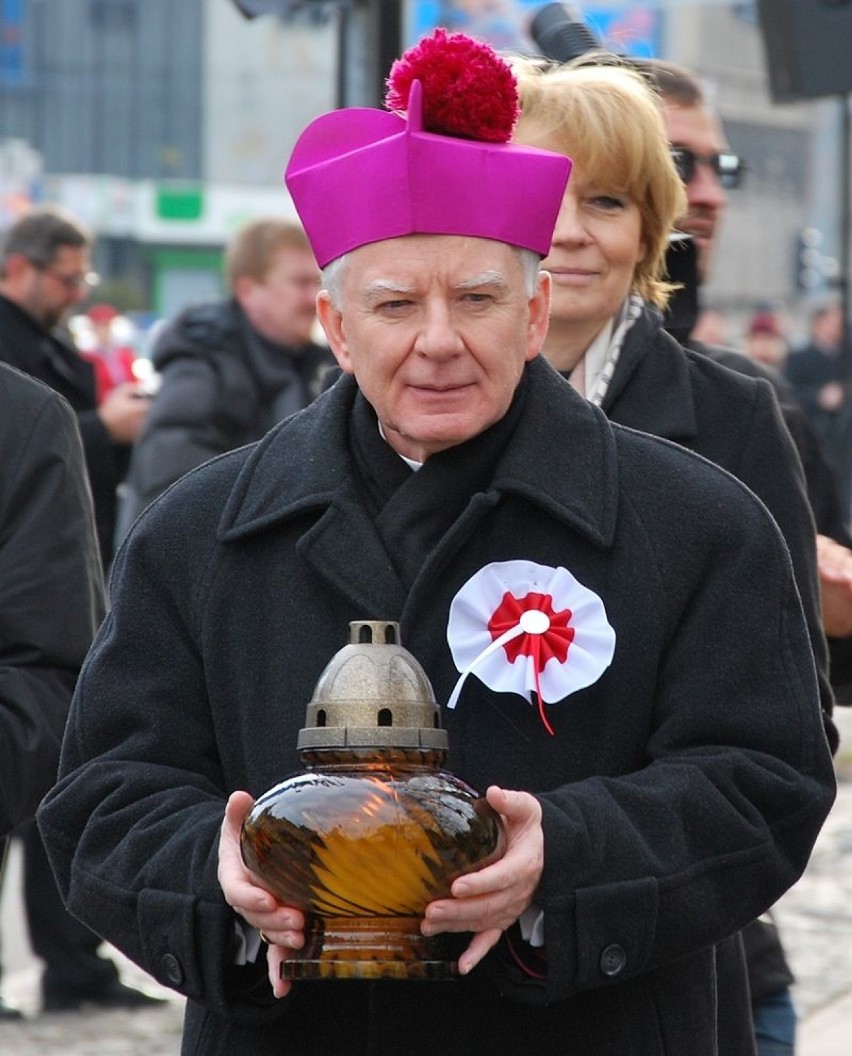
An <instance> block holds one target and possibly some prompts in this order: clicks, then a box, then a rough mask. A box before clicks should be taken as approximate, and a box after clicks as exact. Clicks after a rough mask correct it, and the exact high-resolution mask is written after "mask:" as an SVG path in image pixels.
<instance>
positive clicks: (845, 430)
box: [784, 301, 852, 508]
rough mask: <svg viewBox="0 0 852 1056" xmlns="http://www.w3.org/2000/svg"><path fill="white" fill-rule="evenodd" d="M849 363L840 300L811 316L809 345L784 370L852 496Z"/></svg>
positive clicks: (822, 306)
mask: <svg viewBox="0 0 852 1056" xmlns="http://www.w3.org/2000/svg"><path fill="white" fill-rule="evenodd" d="M848 370H849V364H848V362H847V358H846V356H845V355H844V348H843V306H842V305H841V304H840V303H838V302H836V301H829V302H827V303H824V304H820V305H818V306H817V307H816V308H815V309H813V311H812V312H811V316H810V320H809V336H808V340H807V342H806V343H805V344H804V345H803V346H802V347H800V348H796V349H794V350H793V351H792V353H791V354H790V357H789V358H788V360H787V365H786V369H785V371H784V373H785V375H786V377H787V380H788V381H789V382H790V384H791V385H792V386H793V388H794V390H795V392H796V395H797V396H798V398H799V400H800V401H801V404H802V406H803V407H804V408H805V411H806V412H807V414H808V416H809V418H810V419H811V421H812V422H813V424H814V428H815V429H816V430H817V431H818V432H819V434H820V436H821V437H822V438H823V441H824V443H825V446H826V449H827V451H828V453H829V456H830V457H831V461H832V464H833V466H834V469H835V472H836V473H837V477H838V480H839V482H840V487H841V490H842V492H843V494H844V496H845V498H846V500H847V508H848V500H849V496H850V490H852V489H850V482H849V479H848V478H849V475H850V467H852V460H850V455H849V450H848V449H849V442H850V416H851V415H852V402H850V398H849V379H848V377H847V371H848Z"/></svg>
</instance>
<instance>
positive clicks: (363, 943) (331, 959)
mask: <svg viewBox="0 0 852 1056" xmlns="http://www.w3.org/2000/svg"><path fill="white" fill-rule="evenodd" d="M444 952H445V951H444V943H443V941H442V938H441V936H432V937H429V938H426V936H424V935H421V933H420V918H419V917H372V918H363V917H361V918H354V917H325V918H323V919H322V920H319V919H317V918H314V919H313V920H311V921H310V922H309V924H308V928H307V929H306V933H305V945H304V947H303V948H302V949H301V950H297V951H296V952H295V954H294V955H293V956H292V957H291V958H289V959H288V960H286V961H284V962H283V963H282V965H281V978H282V979H452V978H454V977H455V976H457V975H458V968H457V965H456V962H455V961H452V960H450V959H448V958H447V957H445V955H444Z"/></svg>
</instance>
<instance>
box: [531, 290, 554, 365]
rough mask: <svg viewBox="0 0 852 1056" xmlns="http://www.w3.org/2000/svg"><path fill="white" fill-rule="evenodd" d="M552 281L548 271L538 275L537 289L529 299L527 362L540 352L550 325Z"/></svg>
mask: <svg viewBox="0 0 852 1056" xmlns="http://www.w3.org/2000/svg"><path fill="white" fill-rule="evenodd" d="M551 289H552V280H551V278H550V272H549V271H542V272H540V274H539V283H538V289H537V290H536V292H535V293H534V294H533V295H532V297H530V299H529V322H528V323H527V354H526V359H527V361H529V360H531V359H535V357H536V356H537V355H538V354H539V352H540V351H541V346H542V345H543V344H544V339H545V337H546V336H547V328H548V326H549V325H550V292H551Z"/></svg>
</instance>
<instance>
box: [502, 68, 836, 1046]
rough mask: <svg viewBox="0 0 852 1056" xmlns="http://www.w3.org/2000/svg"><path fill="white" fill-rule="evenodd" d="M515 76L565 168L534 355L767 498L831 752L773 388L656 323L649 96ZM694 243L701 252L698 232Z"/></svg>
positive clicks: (533, 119) (809, 530)
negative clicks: (796, 593)
mask: <svg viewBox="0 0 852 1056" xmlns="http://www.w3.org/2000/svg"><path fill="white" fill-rule="evenodd" d="M515 69H516V73H517V74H518V78H519V84H520V89H521V101H522V111H521V118H520V121H519V123H518V127H517V130H516V133H515V140H516V141H517V142H519V143H522V144H525V145H528V146H536V147H542V148H544V149H548V150H556V151H559V152H561V153H564V154H565V155H566V156H568V157H571V158H572V159H573V162H574V168H573V171H572V175H571V180H570V181H569V185H568V189H567V191H566V194H565V198H564V201H563V207H562V210H561V211H560V215H559V219H558V220H557V223H556V228H555V231H554V235H553V244H552V247H551V252H550V255H549V256H548V257H546V258H545V260H544V261H543V262H542V267H543V268H544V269H545V270H547V271H549V272H550V273H551V275H552V277H553V301H552V306H551V322H550V328H549V330H548V333H547V337H546V338H545V343H544V346H543V349H542V351H543V353H544V355H545V357H546V358H547V359H549V360H550V362H551V363H552V364H553V365H554V366H555V367H556V368H557V369H558V370H560V371H561V372H562V373H563V374H565V376H566V377H568V378H569V380H570V382H571V384H572V385H573V386H574V387H575V388H576V389H578V391H580V392H581V393H582V394H584V395H585V396H586V398H587V399H589V400H590V401H591V402H593V403H596V404H597V405H599V406H600V407H601V408H602V409H603V410H604V411H605V412H606V414H607V416H608V417H610V418H611V419H612V420H613V421H615V422H618V423H620V424H622V425H629V426H631V427H632V428H634V429H640V430H642V431H643V432H649V433H652V434H654V435H657V436H662V437H664V438H666V439H668V440H672V441H674V442H676V443H678V444H680V445H682V446H684V447H688V448H689V449H691V450H693V451H696V452H698V453H699V454H701V455H704V456H705V457H706V458H708V459H710V460H711V461H713V462H715V463H716V464H717V465H720V466H722V467H723V468H725V469H727V470H728V471H729V472H731V473H732V474H733V475H734V476H736V477H737V478H738V479H739V480H741V481H742V482H743V483H744V484H746V485H747V486H748V487H749V488H750V489H751V490H752V491H753V492H754V493H755V494H757V495H758V496H759V497H760V498H761V499H762V500H763V501H764V502H765V503H766V505H767V507H768V508H769V510H770V512H772V514H773V516H774V517H775V519H776V521H777V522H778V524H779V526H780V528H781V530H782V532H783V533H784V536H785V539H786V540H787V543H788V546H789V548H790V552H791V555H792V557H793V564H794V568H795V570H796V575H797V579H798V583H799V588H800V591H801V594H802V598H803V603H804V605H805V609H806V614H807V616H808V624H809V630H810V634H811V642H812V646H813V649H814V654H815V656H816V658H817V666H818V670H819V671H820V681H821V699H822V706H823V711H824V720H825V724H826V729H827V732H828V734H829V738H830V740H831V742H832V744H833V746H834V747H836V745H837V732H836V729H835V728H834V726H833V723H832V721H831V711H832V708H833V694H832V691H831V688H830V685H829V681H828V660H827V653H826V643H825V638H824V636H823V633H822V628H821V618H820V605H819V589H818V577H817V569H816V545H815V531H814V525H813V519H812V516H811V511H810V509H809V505H808V499H807V495H806V492H805V485H804V479H803V476H802V470H801V467H800V464H799V459H798V455H797V452H796V449H795V447H794V445H793V442H792V440H791V437H790V435H789V433H788V430H787V429H786V427H785V425H784V423H783V420H782V417H781V414H780V410H779V408H778V403H777V400H776V398H775V396H774V393H773V390H772V388H771V386H770V385H769V384H768V383H766V382H765V381H762V380H758V379H754V378H748V377H744V376H741V375H738V374H736V373H734V372H732V371H730V370H727V369H724V368H723V367H721V366H719V365H718V364H716V363H714V362H713V361H712V360H711V359H710V358H709V357H707V356H704V355H701V354H699V353H697V352H694V351H685V350H684V349H683V348H682V347H681V346H680V345H678V344H677V343H676V341H675V340H674V339H673V338H672V337H671V335H669V334H668V333H666V332H665V330H664V328H663V315H662V310H663V309H664V308H665V306H666V303H667V300H668V297H669V296H670V294H671V293H672V288H671V286H670V285H668V284H667V283H666V282H665V281H664V279H663V275H664V263H665V258H666V255H667V252H668V247H669V235H670V233H671V230H672V228H673V226H674V224H675V221H676V220H677V219H678V217H680V216H682V215H683V213H684V207H685V205H686V196H685V194H684V189H683V187H682V184H681V180H680V178H679V173H678V171H677V169H676V168H675V165H674V163H673V160H672V158H671V156H670V150H669V143H668V138H667V132H666V129H665V127H664V124H663V121H662V120H661V117H660V112H659V106H658V101H657V99H656V97H655V95H654V93H653V92H652V91H651V90H649V88H648V86H647V84H646V82H645V81H644V80H643V79H642V78H641V77H640V76H639V75H638V74H637V73H636V72H635V71H633V70H631V69H629V68H628V67H627V66H626V65H624V64H621V65H619V64H617V63H615V64H613V63H606V62H605V61H603V60H602V57H601V56H596V57H592V58H591V59H590V60H587V61H581V62H579V63H577V64H575V65H574V66H573V67H571V66H569V67H564V66H562V67H559V66H547V65H544V64H542V63H541V62H540V61H538V60H529V61H524V60H518V61H517V62H516V63H515ZM706 230H707V232H708V234H709V231H710V227H707V229H706ZM703 249H704V251H705V252H707V253H709V250H710V240H709V237H708V238H706V239H705V240H704V244H703ZM741 958H742V950H741V947H740V946H739V945H738V939H737V940H736V941H735V940H731V942H730V943H729V944H727V945H722V946H720V947H719V966H720V968H719V987H720V996H719V1003H720V1024H722V1026H723V1027H724V1028H725V1029H727V1030H730V1031H731V1036H735V1035H736V1034H738V1033H739V1032H741V1030H742V1029H743V1023H745V1024H746V1025H748V1024H749V1021H750V1016H751V1012H750V1009H749V1007H748V1002H747V1000H746V1001H744V1000H743V997H744V996H745V995H743V994H742V993H741V992H740V990H739V989H738V986H737V981H738V979H739V977H740V961H741ZM720 1051H727V1049H726V1048H725V1046H724V1045H720Z"/></svg>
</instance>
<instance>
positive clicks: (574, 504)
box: [219, 357, 618, 546]
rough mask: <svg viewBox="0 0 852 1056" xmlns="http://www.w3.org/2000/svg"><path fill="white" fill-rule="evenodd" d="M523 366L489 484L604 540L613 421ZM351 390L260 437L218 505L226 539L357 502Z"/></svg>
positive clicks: (612, 491)
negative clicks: (516, 412) (507, 439)
mask: <svg viewBox="0 0 852 1056" xmlns="http://www.w3.org/2000/svg"><path fill="white" fill-rule="evenodd" d="M526 369H527V371H528V372H529V386H530V389H529V393H528V396H527V402H526V410H525V413H524V417H523V419H522V421H521V423H520V425H519V426H518V429H517V431H516V433H515V436H514V437H513V440H512V442H511V443H510V444H509V446H508V449H507V451H506V452H505V454H504V455H503V457H502V458H501V460H500V463H499V465H498V467H497V470H496V473H495V477H494V489H495V490H497V491H502V492H504V493H510V492H511V493H514V494H516V495H522V496H524V497H525V498H527V499H528V500H530V501H532V502H534V503H536V504H537V505H539V506H541V507H543V508H545V509H546V510H547V511H548V512H549V513H550V514H552V515H554V516H556V517H558V518H560V519H561V520H563V521H564V522H565V523H566V524H568V525H570V526H571V527H573V528H574V529H575V530H577V531H579V532H581V533H582V534H584V535H585V536H587V537H588V538H589V540H590V541H592V542H593V543H595V544H597V545H600V546H608V545H609V544H610V543H611V541H612V538H613V534H614V530H615V516H616V507H617V498H618V495H617V492H618V474H617V467H616V455H615V441H614V437H613V435H612V427H611V426H610V424H609V423H608V422H607V420H606V418H605V416H604V415H603V414H602V413H601V412H600V411H598V409H597V408H594V407H592V406H590V405H589V404H588V403H587V402H586V401H585V400H583V399H582V398H581V397H579V396H578V395H577V394H576V393H575V392H574V391H573V390H572V389H571V386H570V385H569V384H568V383H567V382H565V381H564V380H563V379H562V378H561V377H559V375H558V374H557V373H556V371H554V370H553V369H552V368H551V367H550V366H548V365H547V364H546V363H545V361H544V360H543V359H542V358H541V357H538V358H537V359H536V360H534V361H533V362H532V363H530V364H529V365H528V367H527V368H526ZM355 392H356V389H355V383H354V381H353V380H352V379H351V378H349V377H343V378H341V379H339V380H338V382H336V383H335V385H333V386H332V388H331V389H329V390H328V391H327V392H326V393H324V394H323V395H322V396H320V397H319V398H318V399H317V400H316V401H314V403H313V404H311V406H310V407H308V408H306V409H305V410H304V411H301V412H300V413H298V414H296V415H293V416H292V417H291V418H289V419H287V420H286V421H284V422H282V423H281V424H280V425H279V426H277V427H276V428H275V429H274V430H272V432H271V433H269V434H268V435H267V436H266V437H265V438H264V439H263V440H262V441H261V442H260V443H259V444H258V445H257V446H256V448H255V449H254V450H253V451H252V453H251V454H250V455H249V457H248V459H247V461H246V463H245V465H244V466H243V468H242V470H241V472H240V474H239V476H238V478H237V480H236V482H235V485H234V488H233V489H232V492H231V495H230V498H229V500H228V502H227V504H226V507H225V510H224V512H223V515H222V519H221V522H220V525H219V538H220V539H221V540H222V541H228V540H234V539H238V538H240V537H243V536H247V535H250V534H254V533H256V532H260V531H263V530H265V529H268V528H271V527H274V526H276V525H278V524H280V523H282V522H284V521H286V520H289V519H292V518H295V517H299V516H302V515H303V514H305V513H306V512H309V511H317V510H322V509H328V508H330V507H332V506H334V505H337V506H341V505H347V504H348V503H349V502H355V501H356V498H355V485H354V481H353V477H352V467H351V462H350V456H349V453H348V450H347V431H348V421H349V414H350V411H351V407H352V401H353V399H354V396H355Z"/></svg>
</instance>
